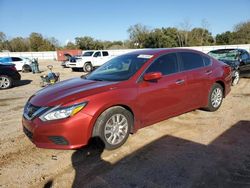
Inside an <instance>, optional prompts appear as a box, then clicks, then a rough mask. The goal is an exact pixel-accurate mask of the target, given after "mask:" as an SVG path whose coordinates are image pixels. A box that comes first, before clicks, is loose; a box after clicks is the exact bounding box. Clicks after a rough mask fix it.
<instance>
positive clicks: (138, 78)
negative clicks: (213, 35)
mask: <svg viewBox="0 0 250 188" xmlns="http://www.w3.org/2000/svg"><path fill="white" fill-rule="evenodd" d="M230 85H231V68H230V67H229V66H228V65H226V64H224V63H222V62H220V61H217V60H216V59H214V58H212V57H210V56H208V55H206V54H204V53H202V52H199V51H194V50H188V49H155V50H141V51H137V52H131V53H128V54H125V55H121V56H118V57H116V58H113V59H111V60H110V61H108V62H107V63H105V64H104V65H102V66H101V67H99V68H98V69H96V70H95V71H93V72H92V73H91V74H89V75H87V76H82V77H79V78H73V79H69V80H65V81H62V82H60V83H57V84H55V85H53V86H50V87H46V88H44V89H42V90H40V91H38V92H37V93H35V94H34V95H32V96H31V97H30V99H29V100H28V101H27V103H26V105H25V108H24V113H23V119H22V124H23V131H24V133H25V134H26V135H27V136H28V137H29V138H30V140H31V141H32V142H33V143H34V144H35V145H36V146H37V147H41V148H54V149H75V148H80V147H82V146H84V145H87V144H88V142H89V140H90V139H91V138H93V137H98V138H99V139H101V140H102V142H103V143H104V145H105V148H106V149H115V148H118V147H120V146H121V145H123V144H124V143H125V142H126V140H127V138H128V136H129V134H130V133H134V132H136V131H137V130H138V129H140V128H142V127H145V126H149V125H152V124H154V123H156V122H159V121H162V120H165V119H167V118H170V117H173V116H177V115H179V114H182V113H185V112H189V111H191V110H194V109H198V108H203V109H206V110H207V111H216V110H217V109H218V108H219V107H220V106H221V104H222V100H223V98H224V97H225V96H226V95H227V94H228V93H229V92H230ZM180 126H181V124H180Z"/></svg>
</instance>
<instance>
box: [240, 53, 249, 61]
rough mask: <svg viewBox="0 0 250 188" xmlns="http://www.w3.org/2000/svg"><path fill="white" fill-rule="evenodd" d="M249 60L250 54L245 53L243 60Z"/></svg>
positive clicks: (242, 56)
mask: <svg viewBox="0 0 250 188" xmlns="http://www.w3.org/2000/svg"><path fill="white" fill-rule="evenodd" d="M248 58H249V56H248V54H247V53H246V52H245V53H244V54H242V55H241V59H242V60H243V61H244V60H247V59H248Z"/></svg>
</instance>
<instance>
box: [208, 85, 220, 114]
mask: <svg viewBox="0 0 250 188" xmlns="http://www.w3.org/2000/svg"><path fill="white" fill-rule="evenodd" d="M222 101H223V87H222V86H221V85H220V84H218V83H215V84H214V85H213V86H212V87H211V90H210V92H209V96H208V106H207V107H206V108H205V109H206V110H208V111H210V112H214V111H216V110H218V109H219V108H220V106H221V104H222Z"/></svg>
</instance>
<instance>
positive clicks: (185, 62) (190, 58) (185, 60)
mask: <svg viewBox="0 0 250 188" xmlns="http://www.w3.org/2000/svg"><path fill="white" fill-rule="evenodd" d="M178 54H179V55H180V57H181V60H182V61H181V62H182V68H181V69H182V70H183V71H185V70H192V69H197V68H200V67H204V63H203V59H202V57H201V55H200V54H197V53H194V52H179V53H178Z"/></svg>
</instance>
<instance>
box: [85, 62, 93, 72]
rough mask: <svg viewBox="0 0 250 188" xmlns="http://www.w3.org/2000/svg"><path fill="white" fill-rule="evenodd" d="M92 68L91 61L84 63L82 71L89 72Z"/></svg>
mask: <svg viewBox="0 0 250 188" xmlns="http://www.w3.org/2000/svg"><path fill="white" fill-rule="evenodd" d="M92 70H93V66H92V65H91V63H85V64H84V66H83V71H84V72H91V71H92Z"/></svg>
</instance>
